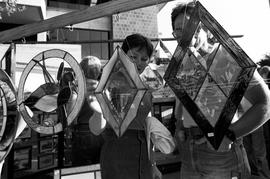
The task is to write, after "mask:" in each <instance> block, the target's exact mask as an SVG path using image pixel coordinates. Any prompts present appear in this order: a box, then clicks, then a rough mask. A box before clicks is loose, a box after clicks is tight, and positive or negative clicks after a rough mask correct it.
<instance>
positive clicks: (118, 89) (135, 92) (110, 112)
mask: <svg viewBox="0 0 270 179" xmlns="http://www.w3.org/2000/svg"><path fill="white" fill-rule="evenodd" d="M146 90H147V89H146V87H145V85H144V83H143V82H142V80H141V79H140V77H139V74H138V71H137V68H136V66H135V64H134V63H133V62H132V61H131V60H130V59H129V57H128V56H127V55H126V54H125V53H124V52H123V50H122V49H121V48H120V47H119V46H118V47H116V50H115V51H114V53H113V55H112V57H111V59H110V60H109V62H108V63H107V64H106V65H105V66H104V68H103V73H102V76H101V79H100V82H99V84H98V86H97V88H96V90H95V95H96V97H97V100H98V102H99V104H100V106H101V108H102V112H103V116H104V118H105V119H106V120H107V122H108V123H109V124H110V125H111V127H112V129H113V130H114V132H115V133H116V135H117V136H118V137H120V136H122V135H123V134H124V132H125V131H126V130H127V128H128V126H129V124H130V123H131V122H132V120H133V119H134V118H135V117H136V115H137V110H138V107H139V105H140V103H141V100H142V99H143V97H144V95H145V93H146Z"/></svg>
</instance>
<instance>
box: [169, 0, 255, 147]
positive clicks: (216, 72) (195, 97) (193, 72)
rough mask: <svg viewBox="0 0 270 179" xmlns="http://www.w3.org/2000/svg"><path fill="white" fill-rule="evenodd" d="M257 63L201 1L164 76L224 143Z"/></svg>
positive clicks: (215, 141) (211, 137)
mask: <svg viewBox="0 0 270 179" xmlns="http://www.w3.org/2000/svg"><path fill="white" fill-rule="evenodd" d="M255 69H256V65H255V64H254V62H253V61H252V60H251V59H250V58H249V57H248V56H247V55H246V53H245V52H244V51H243V49H242V48H241V47H240V46H239V45H238V44H237V43H236V42H235V41H234V40H233V39H232V38H231V37H230V35H229V34H228V33H227V32H226V31H225V30H224V29H223V27H222V26H221V25H220V24H219V23H218V22H217V21H216V20H215V19H214V17H212V16H211V14H210V13H209V12H208V11H207V10H206V9H205V8H204V7H203V6H202V5H201V4H200V2H198V1H197V2H196V6H195V10H194V11H193V13H192V15H191V16H190V19H189V21H188V23H187V26H186V27H185V28H184V29H183V36H182V39H181V43H180V44H178V46H177V48H176V50H175V53H174V55H173V57H172V60H171V62H170V64H169V67H168V68H167V70H166V73H165V76H164V78H165V80H166V81H167V83H168V84H169V86H170V87H171V88H172V90H173V91H174V93H175V94H176V96H177V97H178V98H179V100H180V101H181V102H182V104H183V105H184V107H185V108H186V110H187V111H188V112H189V114H190V115H191V116H192V118H193V119H194V121H195V122H196V124H197V125H198V126H199V127H200V129H201V130H202V131H203V132H204V135H205V137H206V138H207V139H208V141H209V142H210V143H211V144H212V146H213V147H214V148H215V149H218V148H219V145H220V143H221V142H222V140H223V137H224V136H225V134H226V132H227V129H228V127H229V125H230V124H231V121H232V118H233V117H234V114H235V112H236V110H237V107H238V105H239V103H240V101H241V99H242V97H243V95H244V93H245V91H246V89H247V87H248V84H249V81H250V80H251V78H252V76H253V73H254V71H255Z"/></svg>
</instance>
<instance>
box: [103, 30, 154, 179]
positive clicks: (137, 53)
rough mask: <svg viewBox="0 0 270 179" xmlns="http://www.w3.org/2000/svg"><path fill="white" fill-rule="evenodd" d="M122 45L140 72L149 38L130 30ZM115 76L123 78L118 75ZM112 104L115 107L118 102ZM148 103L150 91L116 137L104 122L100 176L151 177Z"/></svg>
mask: <svg viewBox="0 0 270 179" xmlns="http://www.w3.org/2000/svg"><path fill="white" fill-rule="evenodd" d="M122 49H123V51H124V52H125V53H126V54H127V55H128V56H129V57H130V59H131V60H133V62H134V63H135V64H136V67H137V70H138V73H139V74H141V73H142V72H143V71H144V69H145V68H146V66H147V65H148V63H149V60H150V57H151V55H152V52H153V45H152V43H151V41H150V40H149V39H147V38H146V37H144V36H142V35H140V34H133V35H130V36H128V37H126V39H125V40H124V42H123V45H122ZM119 71H121V69H120V70H119ZM116 73H117V72H116ZM118 80H119V81H125V80H123V79H121V78H119V79H118ZM121 89H122V88H121ZM112 102H113V100H112ZM115 106H116V108H118V107H117V105H115ZM151 106H152V104H151V93H149V92H148V93H146V94H145V96H144V98H143V100H142V102H141V103H140V106H139V109H138V114H137V116H136V117H135V119H134V120H133V121H132V122H131V124H130V125H129V126H128V129H127V130H126V132H125V133H124V134H123V135H122V136H121V137H117V136H116V134H115V132H114V131H113V130H112V129H111V128H110V127H109V126H107V128H106V130H105V131H104V132H103V136H104V140H105V143H104V145H103V147H102V151H101V161H100V164H101V175H102V179H114V178H115V179H119V178H123V179H127V178H132V179H139V178H140V179H143V178H145V179H149V178H151V177H152V172H151V162H150V160H149V158H148V154H147V142H146V136H145V126H146V124H145V118H146V117H147V116H148V114H149V112H150V110H151Z"/></svg>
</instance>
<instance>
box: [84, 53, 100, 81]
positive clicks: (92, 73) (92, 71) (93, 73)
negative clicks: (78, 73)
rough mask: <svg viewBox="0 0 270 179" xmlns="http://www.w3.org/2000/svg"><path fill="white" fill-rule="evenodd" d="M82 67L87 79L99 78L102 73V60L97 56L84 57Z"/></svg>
mask: <svg viewBox="0 0 270 179" xmlns="http://www.w3.org/2000/svg"><path fill="white" fill-rule="evenodd" d="M80 65H81V68H82V70H83V72H84V75H85V77H86V78H87V79H93V80H97V79H98V77H99V76H100V73H101V62H100V60H99V58H97V57H95V56H86V57H83V59H82V61H81V62H80Z"/></svg>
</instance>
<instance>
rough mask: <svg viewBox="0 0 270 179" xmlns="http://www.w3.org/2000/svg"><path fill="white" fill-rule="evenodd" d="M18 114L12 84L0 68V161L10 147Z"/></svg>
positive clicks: (15, 129)
mask: <svg viewBox="0 0 270 179" xmlns="http://www.w3.org/2000/svg"><path fill="white" fill-rule="evenodd" d="M8 116H9V117H8ZM18 116H19V114H18V112H17V106H16V91H15V87H14V84H13V83H12V80H11V79H10V78H9V76H8V75H7V74H6V72H5V71H3V70H2V69H0V162H1V161H2V160H4V159H5V157H6V155H7V154H8V152H9V150H10V149H11V147H12V143H13V140H14V138H15V134H16V131H17V126H18V121H19V120H18Z"/></svg>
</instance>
